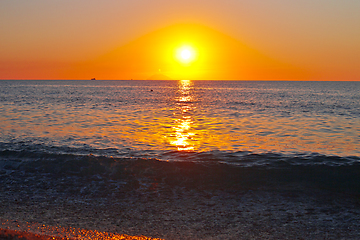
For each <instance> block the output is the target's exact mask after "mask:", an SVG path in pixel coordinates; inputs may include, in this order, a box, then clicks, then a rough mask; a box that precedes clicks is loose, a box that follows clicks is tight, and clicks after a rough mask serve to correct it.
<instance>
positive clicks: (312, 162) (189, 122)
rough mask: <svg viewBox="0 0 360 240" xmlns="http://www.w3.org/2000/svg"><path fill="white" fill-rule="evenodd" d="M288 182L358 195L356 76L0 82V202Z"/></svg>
mask: <svg viewBox="0 0 360 240" xmlns="http://www.w3.org/2000/svg"><path fill="white" fill-rule="evenodd" d="M289 184H293V185H296V186H300V185H301V188H303V189H306V188H307V189H309V188H316V189H322V190H324V189H325V190H328V191H331V192H335V193H344V194H350V195H352V196H353V195H356V196H359V195H360V82H353V81H351V82H350V81H331V82H327V81H192V80H179V81H175V80H174V81H147V80H121V81H120V80H119V81H116V80H113V81H102V80H91V81H90V80H84V81H80V80H73V81H70V80H2V81H0V190H1V191H0V192H1V194H0V195H1V201H2V203H4V202H7V201H11V202H16V201H18V202H22V201H26V202H27V203H29V202H30V203H31V202H32V201H33V202H36V201H42V199H58V198H59V197H60V198H63V199H70V198H71V199H75V198H76V199H92V200H94V199H105V200H106V199H107V200H109V199H117V198H121V196H124V195H127V196H128V195H132V196H134V195H136V194H143V195H144V194H160V195H161V194H162V195H161V196H162V197H164V196H167V195H166V194H168V195H169V194H170V195H171V194H172V195H174V194H179V192H177V191H180V190H181V191H191V192H204V191H205V192H207V194H210V195H211V194H214V192H217V193H218V191H225V192H239V191H240V192H241V191H242V192H243V191H250V190H251V191H253V190H256V189H270V188H277V189H278V188H280V189H281V188H282V186H289ZM175 189H177V190H176V191H175ZM179 189H180V190H179ZM165 193H166V194H165ZM164 194H165V195H164ZM109 201H110V200H109ZM37 222H41V217H40V220H39V219H37Z"/></svg>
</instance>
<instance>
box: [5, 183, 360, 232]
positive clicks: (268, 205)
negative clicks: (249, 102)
mask: <svg viewBox="0 0 360 240" xmlns="http://www.w3.org/2000/svg"><path fill="white" fill-rule="evenodd" d="M8 200H10V199H8ZM359 203H360V201H359V198H357V197H356V196H348V195H344V194H343V195H339V194H334V193H332V192H329V191H325V190H319V189H312V190H310V189H307V190H304V189H301V188H298V189H297V188H296V187H294V186H293V187H291V188H288V189H280V190H279V189H278V190H277V189H271V190H270V189H267V190H247V191H243V192H239V191H236V192H229V191H227V192H223V191H214V192H211V193H210V192H206V191H195V190H190V191H173V192H171V193H170V192H158V193H155V192H148V193H138V194H132V195H131V196H124V197H122V198H117V199H116V198H97V199H94V198H91V199H86V198H78V197H75V196H73V197H67V198H64V199H62V198H55V199H41V200H40V199H38V200H36V201H29V200H26V199H25V200H24V199H22V200H19V199H18V200H17V201H5V199H4V196H3V195H2V199H1V207H0V214H1V217H2V220H1V221H2V226H1V227H2V228H3V229H13V230H19V231H26V232H33V233H37V231H38V229H39V226H43V228H42V229H43V230H42V234H45V235H49V236H57V237H72V236H74V235H71V233H74V232H76V231H78V232H81V231H83V229H85V230H86V231H88V232H89V233H90V232H92V233H94V232H96V234H98V235H99V234H103V235H102V236H103V237H102V238H97V239H106V238H105V237H104V236H110V235H111V234H112V233H115V234H117V236H121V234H126V235H123V236H124V237H126V236H128V237H130V236H147V237H153V238H161V239H360V229H359V226H360V204H359ZM20 223H21V224H20ZM59 226H61V227H59ZM54 229H61V230H56V231H57V232H56V231H55V232H56V234H54ZM96 234H95V235H88V236H90V237H89V238H88V237H82V238H80V239H94V237H91V236H96ZM109 234H110V235H109ZM129 235H130V236H129ZM75 236H76V234H75ZM85 236H86V235H85ZM40 239H46V238H40ZM118 239H150V238H120V237H119V238H118Z"/></svg>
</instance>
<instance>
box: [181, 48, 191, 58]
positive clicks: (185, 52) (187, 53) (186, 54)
mask: <svg viewBox="0 0 360 240" xmlns="http://www.w3.org/2000/svg"><path fill="white" fill-rule="evenodd" d="M190 57H191V52H190V50H189V49H184V50H182V51H181V58H182V59H184V60H188V59H189V58H190Z"/></svg>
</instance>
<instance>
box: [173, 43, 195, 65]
mask: <svg viewBox="0 0 360 240" xmlns="http://www.w3.org/2000/svg"><path fill="white" fill-rule="evenodd" d="M176 58H177V60H178V61H179V62H180V63H182V64H190V63H191V62H193V61H194V60H195V59H196V51H195V49H194V48H193V47H191V46H182V47H179V48H178V49H177V50H176Z"/></svg>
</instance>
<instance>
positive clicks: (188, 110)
mask: <svg viewBox="0 0 360 240" xmlns="http://www.w3.org/2000/svg"><path fill="white" fill-rule="evenodd" d="M192 85H193V83H192V82H191V81H190V80H180V81H179V89H178V95H177V96H176V97H175V102H176V109H177V113H176V114H175V116H177V118H176V119H175V126H173V127H172V129H173V130H174V132H175V133H174V138H175V139H174V140H172V141H170V144H171V145H173V146H175V147H177V149H178V150H179V151H191V150H194V145H193V144H191V142H190V140H191V138H192V136H194V135H195V133H194V132H193V131H192V127H193V124H194V119H193V115H192V112H193V111H194V110H195V109H196V107H195V106H194V104H193V96H192V95H191V89H192Z"/></svg>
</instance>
